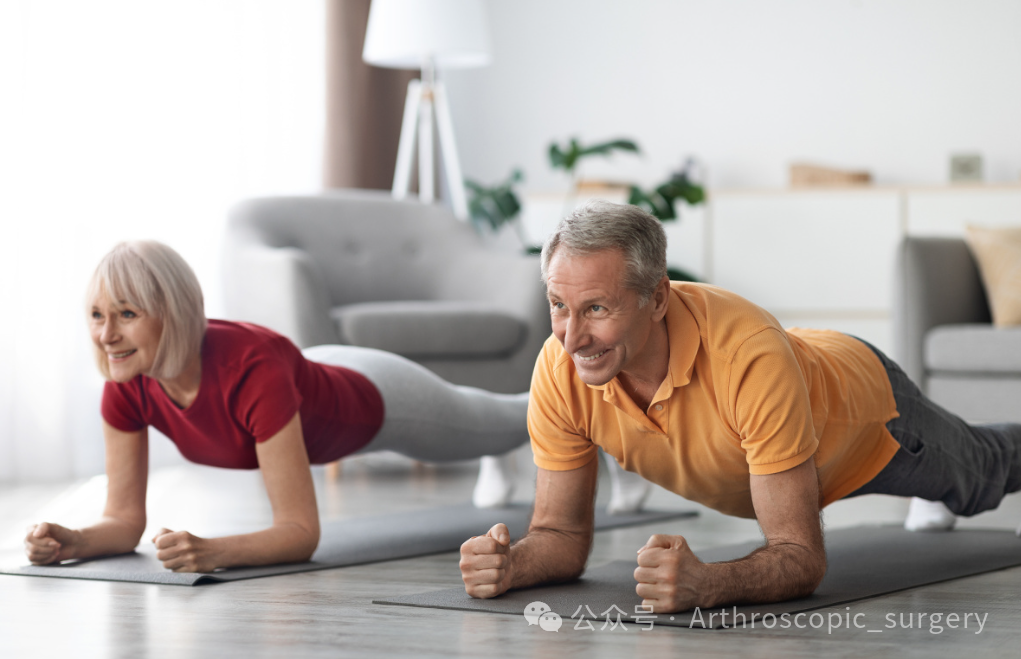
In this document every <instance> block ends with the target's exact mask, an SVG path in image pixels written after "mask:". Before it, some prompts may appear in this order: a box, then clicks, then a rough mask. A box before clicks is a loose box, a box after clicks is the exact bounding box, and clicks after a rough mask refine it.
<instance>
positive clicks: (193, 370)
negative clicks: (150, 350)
mask: <svg viewBox="0 0 1021 659" xmlns="http://www.w3.org/2000/svg"><path fill="white" fill-rule="evenodd" d="M158 382H159V383H160V387H162V388H163V391H164V392H165V393H166V394H167V396H169V397H170V400H172V401H174V404H175V405H177V406H178V407H180V408H181V409H182V410H186V409H188V408H189V407H191V404H192V403H194V402H195V398H197V397H198V395H199V387H200V386H201V384H202V354H201V353H197V354H196V355H195V356H194V357H192V358H191V359H190V360H188V365H187V366H185V367H184V370H183V371H181V373H180V374H179V375H178V376H177V377H174V378H170V379H167V380H159V381H158Z"/></svg>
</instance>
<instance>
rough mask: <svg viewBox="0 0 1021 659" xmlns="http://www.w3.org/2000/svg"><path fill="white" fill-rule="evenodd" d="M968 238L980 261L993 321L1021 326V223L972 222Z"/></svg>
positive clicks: (999, 325) (967, 234) (997, 323)
mask: <svg viewBox="0 0 1021 659" xmlns="http://www.w3.org/2000/svg"><path fill="white" fill-rule="evenodd" d="M965 240H966V241H967V243H968V247H969V248H971V253H972V254H973V255H974V256H975V261H977V262H978V270H979V272H980V273H981V274H982V283H983V284H985V287H986V297H988V298H989V307H990V311H992V314H993V324H994V325H996V326H997V327H1010V326H1012V325H1021V226H1017V227H997V228H992V227H976V226H970V225H969V226H968V227H967V228H966V235H965Z"/></svg>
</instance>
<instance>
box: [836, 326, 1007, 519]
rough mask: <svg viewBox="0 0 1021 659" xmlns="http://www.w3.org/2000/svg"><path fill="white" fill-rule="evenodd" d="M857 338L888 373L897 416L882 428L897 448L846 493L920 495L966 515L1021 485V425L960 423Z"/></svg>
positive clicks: (987, 506) (989, 505)
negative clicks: (867, 478) (865, 480)
mask: <svg viewBox="0 0 1021 659" xmlns="http://www.w3.org/2000/svg"><path fill="white" fill-rule="evenodd" d="M859 340H860V339H859ZM862 343H865V345H868V346H869V347H870V348H872V351H873V352H875V353H876V355H877V356H878V357H879V360H880V361H881V362H883V366H884V367H885V368H886V374H887V377H889V378H890V384H891V385H892V386H893V397H894V399H895V400H896V401H897V412H898V413H899V414H900V416H899V417H897V418H896V419H893V420H891V421H890V422H889V423H887V424H886V427H887V429H888V430H889V431H890V434H892V435H893V436H894V438H895V439H896V440H897V442H898V443H899V444H900V446H901V447H900V449H899V450H898V451H897V453H896V454H895V455H894V456H893V459H892V460H890V462H889V464H887V465H886V467H884V468H883V470H882V471H880V472H879V474H877V475H876V477H875V478H873V479H872V480H871V481H870V482H868V483H866V484H865V485H863V486H862V487H861V488H859V489H858V490H856V491H854V492H852V493H851V494H849V495H847V496H848V497H855V496H858V495H861V494H893V495H897V496H911V497H919V498H922V499H927V500H929V501H942V502H943V503H944V504H946V506H947V508H949V509H950V510H951V511H952V512H953V513H954V514H956V515H965V516H971V515H974V514H976V513H980V512H982V511H983V510H991V509H993V508H996V507H997V506H998V505H1000V500H1002V499H1003V496H1004V495H1005V494H1008V493H1010V492H1017V491H1018V490H1019V489H1021V425H1019V424H1016V423H998V424H989V425H972V424H969V423H967V422H965V421H964V420H963V419H961V418H960V417H958V416H957V415H955V414H952V413H950V412H948V411H947V410H945V409H943V408H942V407H940V406H939V405H937V404H936V403H934V402H932V401H931V400H929V398H928V397H927V396H925V394H923V393H922V392H921V390H919V388H918V387H917V386H915V383H914V382H912V381H911V379H910V378H908V376H907V374H905V373H904V371H903V370H901V368H900V367H899V366H898V365H897V364H896V363H895V362H894V361H893V360H891V359H890V358H889V357H887V356H886V355H884V354H883V353H882V352H881V351H879V350H878V349H876V348H875V347H874V346H872V345H869V344H868V343H866V342H864V341H862Z"/></svg>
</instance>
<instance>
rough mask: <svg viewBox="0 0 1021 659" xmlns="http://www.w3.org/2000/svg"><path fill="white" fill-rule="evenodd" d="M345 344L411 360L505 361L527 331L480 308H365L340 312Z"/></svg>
mask: <svg viewBox="0 0 1021 659" xmlns="http://www.w3.org/2000/svg"><path fill="white" fill-rule="evenodd" d="M330 316H331V317H332V318H333V319H334V321H335V322H336V323H337V330H338V333H339V335H340V338H341V340H342V341H343V342H344V343H346V344H349V345H355V346H361V347H363V348H376V349H378V350H386V351H388V352H393V353H397V354H398V355H403V356H405V357H409V358H427V357H451V358H466V359H478V358H480V357H503V356H506V355H509V354H511V353H512V352H514V351H515V350H516V349H518V348H519V347H520V346H521V343H522V341H524V338H525V335H526V333H527V331H528V328H527V326H526V325H525V323H523V322H522V321H521V320H519V319H517V318H515V317H514V316H512V315H510V314H507V313H505V312H503V311H500V310H498V309H496V308H493V307H487V306H485V305H480V304H479V303H477V302H458V301H424V302H423V301H411V302H363V303H357V304H348V305H344V306H340V307H335V308H333V309H332V310H331V311H330Z"/></svg>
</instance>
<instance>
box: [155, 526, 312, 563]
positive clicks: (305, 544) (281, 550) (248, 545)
mask: <svg viewBox="0 0 1021 659" xmlns="http://www.w3.org/2000/svg"><path fill="white" fill-rule="evenodd" d="M154 543H155V545H156V549H157V556H158V557H159V559H160V560H161V561H162V562H163V566H164V567H166V568H167V569H169V570H175V571H179V572H212V571H213V570H216V569H218V568H228V567H244V566H253V565H272V564H275V563H297V562H301V561H307V560H308V559H309V558H311V557H312V554H313V552H315V549H316V546H317V545H318V544H319V528H318V526H317V527H316V528H311V529H310V528H306V527H305V526H302V525H301V524H298V523H294V522H287V523H279V524H274V525H273V526H271V527H270V528H268V529H264V530H262V531H256V532H254V533H244V534H241V535H230V536H225V537H222V538H200V537H198V536H194V535H192V534H191V533H188V532H187V531H170V530H167V529H164V530H163V531H161V532H160V533H159V534H158V535H157V537H156V538H155V539H154Z"/></svg>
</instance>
